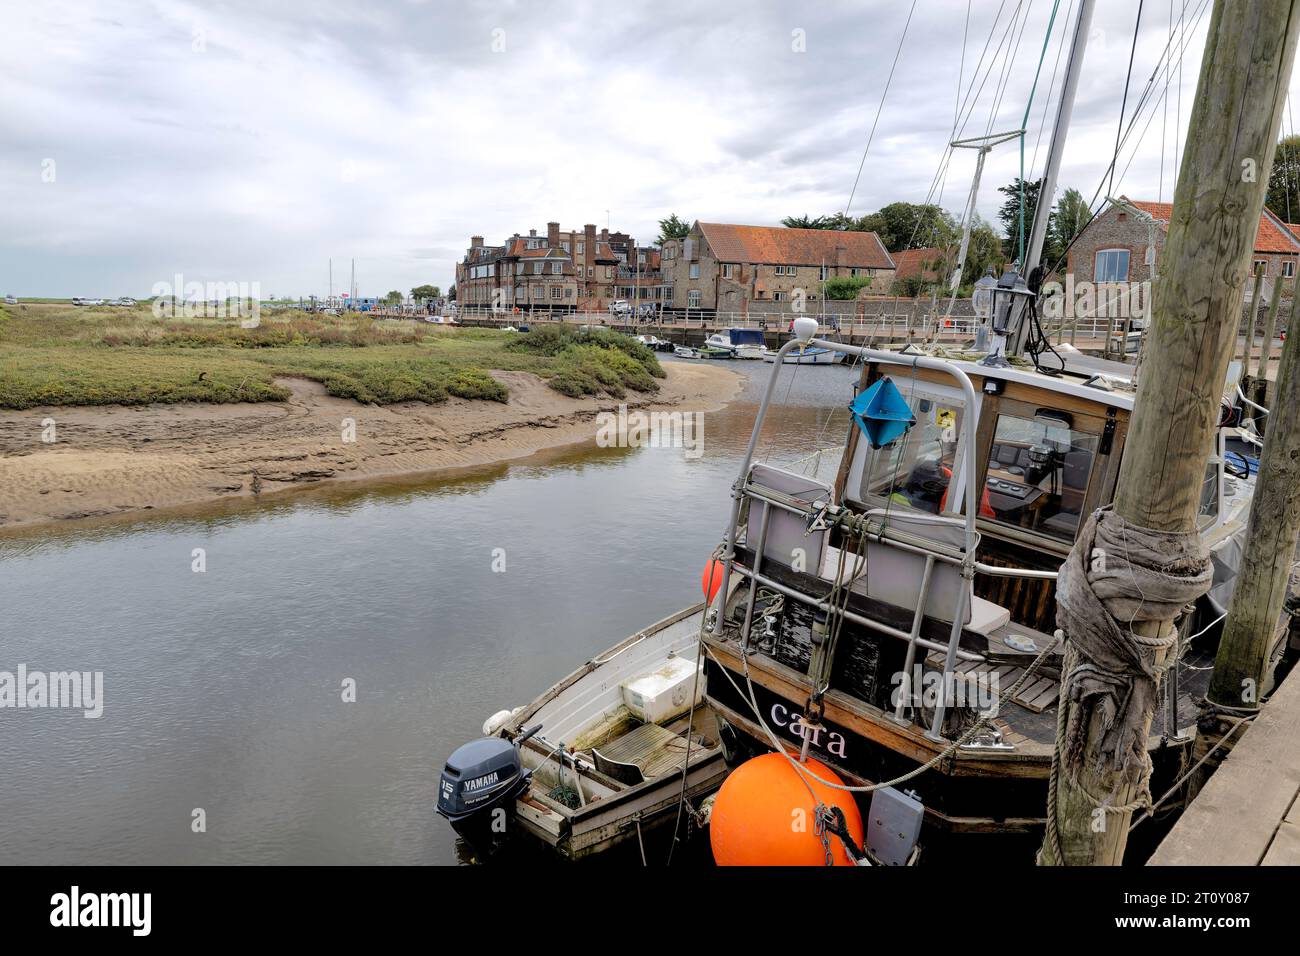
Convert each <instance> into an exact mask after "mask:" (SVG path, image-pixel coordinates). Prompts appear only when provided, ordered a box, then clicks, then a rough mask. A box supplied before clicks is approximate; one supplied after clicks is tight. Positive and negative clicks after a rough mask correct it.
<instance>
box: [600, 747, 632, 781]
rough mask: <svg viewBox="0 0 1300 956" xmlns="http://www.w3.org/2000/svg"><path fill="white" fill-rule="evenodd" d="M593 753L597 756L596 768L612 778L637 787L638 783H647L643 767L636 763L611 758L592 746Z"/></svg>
mask: <svg viewBox="0 0 1300 956" xmlns="http://www.w3.org/2000/svg"><path fill="white" fill-rule="evenodd" d="M591 755H592V757H593V758H595V762H596V769H597V770H598V771H600V772H601V773H603V774H604V775H605V776H607V777H609V778H610V779H611V780H617V781H618V782H619V783H623V784H627V785H628V786H629V787H635V786H636V785H637V784H638V783H645V774H643V773H642V772H641V768H640V767H638V766H637V765H636V764H634V763H624V762H622V761H620V760H610V759H609V758H608V757H606V756H605V755H604V754H603V753H601V752H600V751H599V750H597V749H596V748H595V747H592V748H591Z"/></svg>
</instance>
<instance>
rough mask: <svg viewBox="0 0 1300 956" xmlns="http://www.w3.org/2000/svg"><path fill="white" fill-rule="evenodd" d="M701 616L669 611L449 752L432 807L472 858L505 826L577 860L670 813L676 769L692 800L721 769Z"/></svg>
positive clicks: (676, 793)
mask: <svg viewBox="0 0 1300 956" xmlns="http://www.w3.org/2000/svg"><path fill="white" fill-rule="evenodd" d="M703 613H704V606H703V605H702V604H697V605H695V606H694V607H689V608H686V609H684V610H681V611H678V612H677V613H675V614H672V615H670V616H669V617H666V618H664V619H663V620H661V621H659V622H658V623H656V624H652V625H651V626H650V627H648V628H646V629H645V630H644V631H641V632H639V633H637V634H633V635H632V636H631V637H629V638H627V640H625V641H622V642H620V643H618V644H616V645H615V646H613V647H611V648H610V649H609V650H607V651H605V652H604V653H603V654H600V655H598V656H597V657H594V658H592V659H591V660H590V661H588V662H587V663H586V664H584V665H582V666H581V667H579V668H578V669H577V670H576V671H574V672H573V673H572V674H570V675H569V676H568V677H565V678H564V679H563V680H561V681H560V682H559V683H558V684H556V685H555V686H554V687H552V688H550V689H549V690H548V691H546V692H545V693H544V694H542V695H541V696H540V697H538V698H537V699H536V700H534V701H533V702H532V703H531V704H528V705H526V706H524V707H517V708H515V709H514V710H506V711H500V712H498V713H496V714H493V715H492V716H491V717H489V718H488V720H487V722H485V723H484V725H483V732H484V733H485V734H487V736H486V737H484V738H483V739H480V740H475V741H471V742H470V743H467V744H465V745H464V746H462V747H460V748H458V749H457V750H456V752H455V753H453V754H452V755H451V757H450V758H449V759H448V760H447V764H446V767H445V768H444V769H443V772H442V778H441V780H440V782H439V786H438V813H439V814H440V815H441V816H443V817H445V818H446V819H447V820H448V821H449V822H450V823H451V824H452V826H453V827H454V828H455V830H456V832H457V833H458V834H459V835H460V836H461V838H462V839H463V840H465V841H466V843H468V844H469V845H470V847H471V848H472V849H474V850H475V852H476V854H477V855H479V856H483V855H486V854H488V853H490V852H492V850H494V849H496V848H497V847H498V846H500V845H501V843H502V842H503V841H504V839H506V838H507V836H508V835H509V834H512V833H513V834H518V835H521V836H522V835H527V836H529V837H532V838H535V839H537V840H540V841H542V842H543V843H545V844H547V845H548V846H550V847H552V848H553V849H554V850H555V851H556V852H557V853H559V854H560V855H561V856H563V857H567V858H569V859H575V860H576V859H580V858H582V857H586V856H591V855H592V854H595V853H599V852H601V851H603V850H606V849H608V848H610V847H612V846H615V845H616V844H618V843H621V842H623V841H624V840H633V841H635V840H637V839H638V836H639V835H641V836H644V833H645V832H646V831H647V830H649V829H650V828H652V827H654V826H656V825H658V824H662V823H666V822H671V821H672V820H673V819H674V818H675V816H676V813H677V807H678V800H679V797H680V796H681V792H682V774H683V767H685V768H686V770H685V773H686V796H687V799H688V800H689V801H691V802H692V803H693V804H698V801H699V800H700V799H702V798H703V797H704V796H706V795H708V794H709V793H712V792H713V791H714V790H716V789H717V788H718V787H719V786H721V785H722V781H723V778H724V777H725V776H726V765H725V761H724V759H723V752H722V744H721V739H720V738H719V736H718V730H717V721H716V719H715V718H714V716H713V714H712V712H710V711H709V710H708V708H707V707H705V706H704V704H703V695H704V676H703V673H702V671H701V669H700V661H699V658H698V654H699V637H700V628H701V615H702V614H703Z"/></svg>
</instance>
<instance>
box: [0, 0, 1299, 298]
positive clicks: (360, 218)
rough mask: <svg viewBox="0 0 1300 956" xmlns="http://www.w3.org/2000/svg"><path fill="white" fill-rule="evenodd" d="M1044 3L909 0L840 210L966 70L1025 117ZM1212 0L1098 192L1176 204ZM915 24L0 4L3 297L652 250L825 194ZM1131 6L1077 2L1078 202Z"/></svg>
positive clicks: (370, 274) (465, 7)
mask: <svg viewBox="0 0 1300 956" xmlns="http://www.w3.org/2000/svg"><path fill="white" fill-rule="evenodd" d="M1052 6H1053V0H970V2H968V0H918V2H917V3H916V5H915V9H914V13H913V14H912V17H911V22H910V24H908V25H907V33H906V38H905V39H904V42H903V45H902V52H901V56H900V58H899V60H898V65H897V69H896V71H895V72H894V75H893V80H892V84H891V86H890V89H889V92H888V97H887V99H886V101H885V105H884V109H883V112H882V113H881V115H880V118H879V124H878V127H877V129H876V132H875V136H874V139H873V141H872V142H871V146H870V150H869V152H868V153H867V155H866V160H865V163H863V166H862V174H861V178H860V181H859V182H858V185H857V189H856V193H855V194H854V196H853V201H852V206H851V211H853V212H856V213H863V212H869V211H871V210H874V209H876V208H879V207H880V206H881V205H883V204H885V203H888V202H892V201H895V200H908V201H912V202H922V201H924V200H925V199H926V198H927V195H928V194H930V193H931V190H932V188H933V186H934V184H935V182H936V171H937V170H938V168H939V165H940V163H941V161H942V159H943V157H944V146H945V144H946V143H947V141H948V140H949V139H950V138H952V135H953V128H954V114H955V112H956V110H957V106H958V90H959V81H960V84H961V88H962V96H963V98H964V100H965V108H964V110H963V112H962V114H961V116H962V119H961V120H960V121H959V122H958V124H957V125H958V126H959V128H960V129H961V134H962V135H964V136H973V135H979V134H983V133H985V132H987V131H988V130H990V129H992V130H993V131H1002V130H1013V129H1017V128H1019V127H1020V124H1021V120H1022V118H1023V114H1024V111H1025V104H1026V102H1027V100H1028V97H1029V89H1030V86H1031V84H1032V83H1033V79H1034V71H1035V66H1036V64H1037V62H1038V57H1039V53H1040V51H1041V49H1042V45H1043V38H1044V35H1045V32H1046V29H1047V22H1048V17H1049V15H1050V14H1051V10H1052ZM1208 6H1209V4H1208V2H1207V0H1173V2H1172V5H1171V4H1170V3H1166V2H1164V0H1153V2H1148V3H1146V4H1145V10H1144V15H1143V16H1144V20H1143V23H1142V26H1141V29H1140V31H1139V33H1138V39H1137V52H1136V59H1135V63H1134V68H1133V78H1132V84H1131V87H1130V92H1129V105H1128V110H1129V112H1130V113H1131V112H1132V111H1133V109H1134V107H1135V105H1136V104H1137V101H1138V100H1139V98H1140V97H1141V94H1142V92H1143V90H1144V88H1145V87H1146V84H1147V80H1148V77H1150V76H1151V74H1152V71H1153V70H1154V69H1156V67H1157V65H1158V64H1161V63H1163V62H1165V61H1162V59H1161V58H1162V54H1163V53H1164V51H1165V49H1166V47H1167V45H1168V42H1169V35H1170V22H1171V16H1172V20H1173V21H1174V24H1175V28H1176V27H1177V21H1178V20H1179V18H1180V17H1181V16H1183V11H1184V8H1185V9H1186V23H1187V25H1188V31H1187V38H1186V56H1185V57H1184V58H1183V59H1182V84H1181V87H1180V86H1179V83H1178V69H1177V67H1176V66H1175V67H1174V69H1173V71H1172V76H1171V78H1170V82H1169V85H1168V86H1167V87H1166V84H1165V76H1164V71H1163V70H1161V71H1160V77H1159V79H1158V82H1157V85H1156V89H1155V90H1154V92H1153V93H1152V94H1151V95H1150V97H1149V98H1148V102H1147V106H1146V109H1145V110H1144V112H1143V113H1142V114H1141V117H1140V119H1139V122H1138V125H1137V132H1135V133H1134V135H1133V137H1132V138H1131V139H1130V140H1129V142H1128V144H1127V145H1126V147H1125V148H1124V150H1123V151H1122V153H1121V160H1120V164H1119V171H1118V172H1117V173H1116V181H1115V187H1114V190H1115V192H1116V193H1119V192H1123V193H1125V194H1127V195H1129V196H1131V197H1135V198H1149V199H1156V198H1164V199H1168V198H1170V196H1171V193H1172V181H1173V169H1174V150H1175V140H1179V141H1181V138H1182V135H1183V131H1184V130H1185V128H1186V125H1187V118H1188V113H1189V111H1190V108H1191V104H1192V98H1193V96H1194V93H1195V85H1196V74H1197V70H1198V68H1199V64H1200V60H1201V55H1202V50H1203V47H1204V40H1205V31H1206V27H1207V25H1208V22H1209V13H1208ZM1072 8H1073V4H1072V3H1071V0H1061V2H1060V5H1059V11H1058V13H1057V21H1056V28H1055V29H1054V30H1053V33H1052V36H1051V40H1050V43H1049V45H1048V48H1047V54H1046V58H1045V63H1044V66H1043V70H1042V74H1041V77H1040V79H1039V81H1038V91H1037V93H1036V96H1035V99H1034V105H1033V108H1032V111H1031V115H1030V120H1029V123H1028V130H1029V132H1028V135H1027V137H1026V147H1025V153H1026V155H1025V162H1026V167H1027V169H1028V170H1029V171H1030V172H1031V173H1032V174H1033V175H1038V172H1039V170H1040V169H1041V167H1042V164H1043V159H1044V155H1045V152H1046V145H1047V140H1048V133H1049V132H1050V120H1051V113H1052V112H1053V111H1054V109H1055V101H1056V97H1057V95H1058V94H1059V91H1060V78H1061V72H1063V67H1064V59H1065V58H1064V56H1063V55H1062V56H1061V57H1060V60H1059V62H1060V66H1061V70H1059V71H1058V72H1057V74H1056V80H1055V83H1054V84H1053V83H1052V82H1051V81H1052V76H1053V67H1054V66H1055V65H1056V63H1057V52H1058V49H1059V41H1060V38H1061V37H1062V36H1063V35H1064V34H1065V33H1066V30H1065V27H1066V26H1068V25H1070V24H1072V22H1073V18H1074V10H1073V9H1072ZM908 13H909V2H908V0H870V2H862V0H859V2H853V3H849V2H845V3H832V2H826V3H817V4H809V3H807V2H803V3H778V2H756V0H741V2H730V0H710V2H708V3H699V2H682V3H678V2H675V0H656V2H653V3H644V2H632V3H608V2H604V3H596V2H582V0H579V2H570V0H561V2H557V3H540V2H522V0H521V2H501V0H457V2H454V3H453V2H442V0H431V2H417V0H394V2H380V0H368V2H346V0H312V2H301V3H289V2H284V3H280V2H277V3H265V2H261V0H229V2H205V3H188V2H172V0H155V2H147V0H139V2H117V0H93V2H86V3H75V2H64V0H45V2H41V3H4V4H3V5H0V37H3V48H4V66H3V71H4V80H3V92H0V292H12V293H14V294H17V295H51V296H54V295H87V296H90V295H95V296H117V295H134V296H137V297H140V296H145V295H148V294H149V292H150V290H151V288H152V286H153V284H154V283H156V282H159V281H163V280H170V279H171V277H172V276H173V275H175V274H177V273H180V274H182V275H183V276H184V277H185V279H186V281H194V280H199V281H247V282H259V283H260V284H261V289H262V292H263V294H265V295H270V294H275V295H292V296H298V295H306V294H311V293H316V294H323V293H324V292H325V291H326V286H327V283H328V272H327V265H328V260H329V258H330V257H333V260H334V277H335V290H336V291H339V290H341V289H342V288H343V287H344V286H345V285H346V281H347V279H346V275H347V270H348V268H349V264H350V261H351V260H352V259H353V258H355V260H356V264H357V273H358V286H359V289H360V292H361V293H362V294H370V295H382V294H383V293H384V292H386V291H388V290H389V289H399V290H408V289H410V288H411V287H412V286H414V285H418V284H421V283H425V282H431V283H434V284H437V285H441V286H442V287H443V288H444V289H445V288H446V287H447V286H448V285H449V284H450V282H451V280H452V276H453V263H454V261H455V260H456V258H458V257H459V256H461V255H463V253H464V250H465V246H466V245H467V241H468V237H469V236H470V235H471V234H482V235H484V236H486V237H487V238H488V240H489V241H494V242H499V241H500V240H501V239H502V238H504V237H505V236H507V235H510V234H511V233H513V232H516V231H519V232H526V231H527V230H528V229H529V228H537V229H538V230H539V231H542V230H544V229H545V227H546V222H547V221H548V220H550V219H558V220H559V221H560V222H561V223H562V224H563V226H564V227H565V228H580V227H581V226H582V225H583V224H584V223H588V222H592V223H596V224H597V226H598V227H599V226H604V225H605V224H606V222H608V223H609V224H610V225H611V226H612V227H613V228H615V229H623V230H627V231H630V232H632V233H633V234H634V235H635V236H637V237H638V239H640V240H642V241H650V240H652V239H653V238H654V237H655V235H656V234H657V231H658V230H657V226H656V220H658V219H659V218H661V217H663V216H666V215H667V214H668V213H672V212H676V213H678V214H679V215H680V216H681V217H682V218H684V219H687V220H688V221H689V220H691V219H705V220H714V221H724V222H745V223H759V224H776V223H777V222H778V221H779V220H780V218H781V217H782V216H786V215H790V214H803V213H807V214H820V213H828V212H835V211H840V210H843V209H844V208H845V206H846V204H847V203H848V201H849V196H850V192H851V191H852V190H853V187H854V180H855V176H856V175H857V172H858V167H859V163H860V162H862V157H863V150H864V148H865V147H866V145H867V140H868V135H869V133H870V131H871V128H872V123H873V119H874V117H875V115H876V110H877V106H878V104H879V103H880V100H881V95H882V91H883V89H884V86H885V82H886V78H887V76H888V75H889V73H890V68H891V64H892V62H893V60H894V56H895V52H896V50H897V49H898V43H899V38H900V36H902V34H903V31H904V24H905V22H906V21H907V20H908ZM1135 13H1136V4H1133V3H1132V2H1131V0H1098V3H1097V11H1096V15H1095V17H1094V20H1093V27H1092V35H1091V41H1090V45H1089V48H1088V52H1087V58H1086V61H1085V65H1084V73H1083V77H1082V80H1081V84H1080V88H1079V95H1078V100H1077V104H1076V109H1075V118H1074V122H1073V124H1072V127H1071V132H1070V138H1069V143H1068V146H1067V149H1066V152H1065V156H1064V161H1063V167H1062V181H1063V184H1064V185H1066V186H1077V187H1078V188H1080V189H1081V190H1082V191H1083V192H1084V194H1085V196H1087V197H1091V196H1092V195H1093V193H1094V192H1095V190H1096V189H1097V187H1098V185H1099V183H1100V182H1101V178H1102V175H1103V171H1104V170H1105V167H1106V165H1107V164H1108V162H1109V159H1110V156H1111V154H1112V151H1113V149H1114V140H1115V134H1116V124H1117V121H1118V119H1119V113H1120V101H1121V97H1122V95H1123V90H1124V80H1125V72H1126V69H1127V66H1128V58H1129V48H1130V44H1131V43H1132V41H1133V28H1134V22H1133V21H1134V16H1135ZM1067 14H1068V19H1067ZM1193 24H1195V27H1194V28H1193ZM1176 32H1177V30H1176ZM1180 46H1181V42H1180V41H1178V40H1176V41H1175V50H1174V60H1175V63H1176V62H1177V60H1178V55H1177V54H1178V48H1179V47H1180ZM1008 53H1014V56H1013V57H1008ZM981 55H982V56H983V65H982V66H980V67H979V71H978V72H977V71H976V66H977V65H978V64H979V62H980V60H981ZM1008 60H1009V61H1010V62H1009V63H1008ZM972 77H974V89H972ZM1004 80H1005V81H1004ZM1049 87H1050V90H1049ZM1166 90H1167V96H1166ZM1180 90H1181V105H1180V103H1179V92H1180ZM995 106H996V109H995ZM1045 106H1048V107H1049V110H1048V113H1047V120H1048V130H1047V131H1045V132H1043V133H1042V135H1041V138H1040V134H1039V130H1040V127H1041V126H1042V125H1043V118H1044V107H1045ZM1148 119H1149V121H1150V122H1149V125H1148V123H1147V121H1148ZM1285 123H1286V120H1285V118H1284V124H1285ZM1144 131H1145V132H1144ZM1143 132H1144V135H1142V137H1141V141H1140V143H1139V134H1143ZM1162 140H1163V143H1164V145H1163V149H1162ZM974 159H975V157H974V154H973V153H972V152H970V151H959V152H957V153H956V155H955V156H954V158H953V159H952V160H951V163H950V164H949V166H948V168H947V171H946V175H943V176H940V177H938V179H939V181H941V182H942V187H943V188H942V192H941V194H939V193H938V191H937V190H936V196H935V197H932V198H938V199H939V200H940V201H941V202H942V203H943V204H944V205H945V206H946V207H948V208H949V209H952V210H959V209H960V207H961V206H962V204H963V202H964V201H965V198H966V193H967V190H968V189H969V186H970V177H971V173H972V171H973V168H974ZM1162 159H1163V163H1162ZM1018 163H1019V152H1018V149H1017V148H1016V144H1015V143H1008V144H1006V145H1004V146H1002V147H999V148H998V149H997V150H996V151H995V152H994V153H992V154H991V155H990V157H989V160H988V165H987V167H986V170H985V179H984V187H983V189H982V191H981V196H980V201H979V207H980V211H981V213H982V214H983V215H984V216H985V217H987V218H993V217H994V215H995V211H996V208H997V206H998V199H999V198H1000V197H998V196H997V194H996V187H997V186H998V185H1001V184H1003V183H1005V182H1008V181H1009V180H1010V179H1011V178H1012V177H1013V176H1014V175H1015V174H1016V171H1017V168H1018ZM1130 163H1131V164H1130ZM1126 166H1127V172H1124V169H1125V167H1126ZM1121 174H1122V175H1121Z"/></svg>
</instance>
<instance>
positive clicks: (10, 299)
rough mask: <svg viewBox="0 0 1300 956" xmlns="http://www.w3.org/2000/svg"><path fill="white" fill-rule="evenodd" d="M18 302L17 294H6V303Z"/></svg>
mask: <svg viewBox="0 0 1300 956" xmlns="http://www.w3.org/2000/svg"><path fill="white" fill-rule="evenodd" d="M17 304H18V299H17V297H16V296H12V295H7V296H5V305H17Z"/></svg>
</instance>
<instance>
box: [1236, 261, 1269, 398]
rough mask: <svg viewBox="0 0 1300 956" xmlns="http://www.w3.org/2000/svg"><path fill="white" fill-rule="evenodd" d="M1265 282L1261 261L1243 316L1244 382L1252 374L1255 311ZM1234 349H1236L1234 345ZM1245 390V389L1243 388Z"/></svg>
mask: <svg viewBox="0 0 1300 956" xmlns="http://www.w3.org/2000/svg"><path fill="white" fill-rule="evenodd" d="M1263 284H1264V265H1263V263H1260V264H1259V265H1257V266H1255V284H1254V285H1253V286H1252V287H1251V290H1250V302H1248V303H1246V305H1245V308H1244V310H1243V312H1244V314H1243V315H1242V317H1241V334H1242V336H1243V341H1244V342H1245V344H1244V345H1243V346H1242V350H1241V377H1242V381H1243V382H1244V381H1245V380H1246V378H1248V377H1249V376H1250V350H1251V344H1252V340H1253V339H1254V338H1255V313H1256V312H1257V311H1258V309H1259V292H1260V288H1261V286H1263ZM1233 351H1234V352H1235V351H1236V346H1235V345H1234V347H1233ZM1243 391H1244V389H1243Z"/></svg>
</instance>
